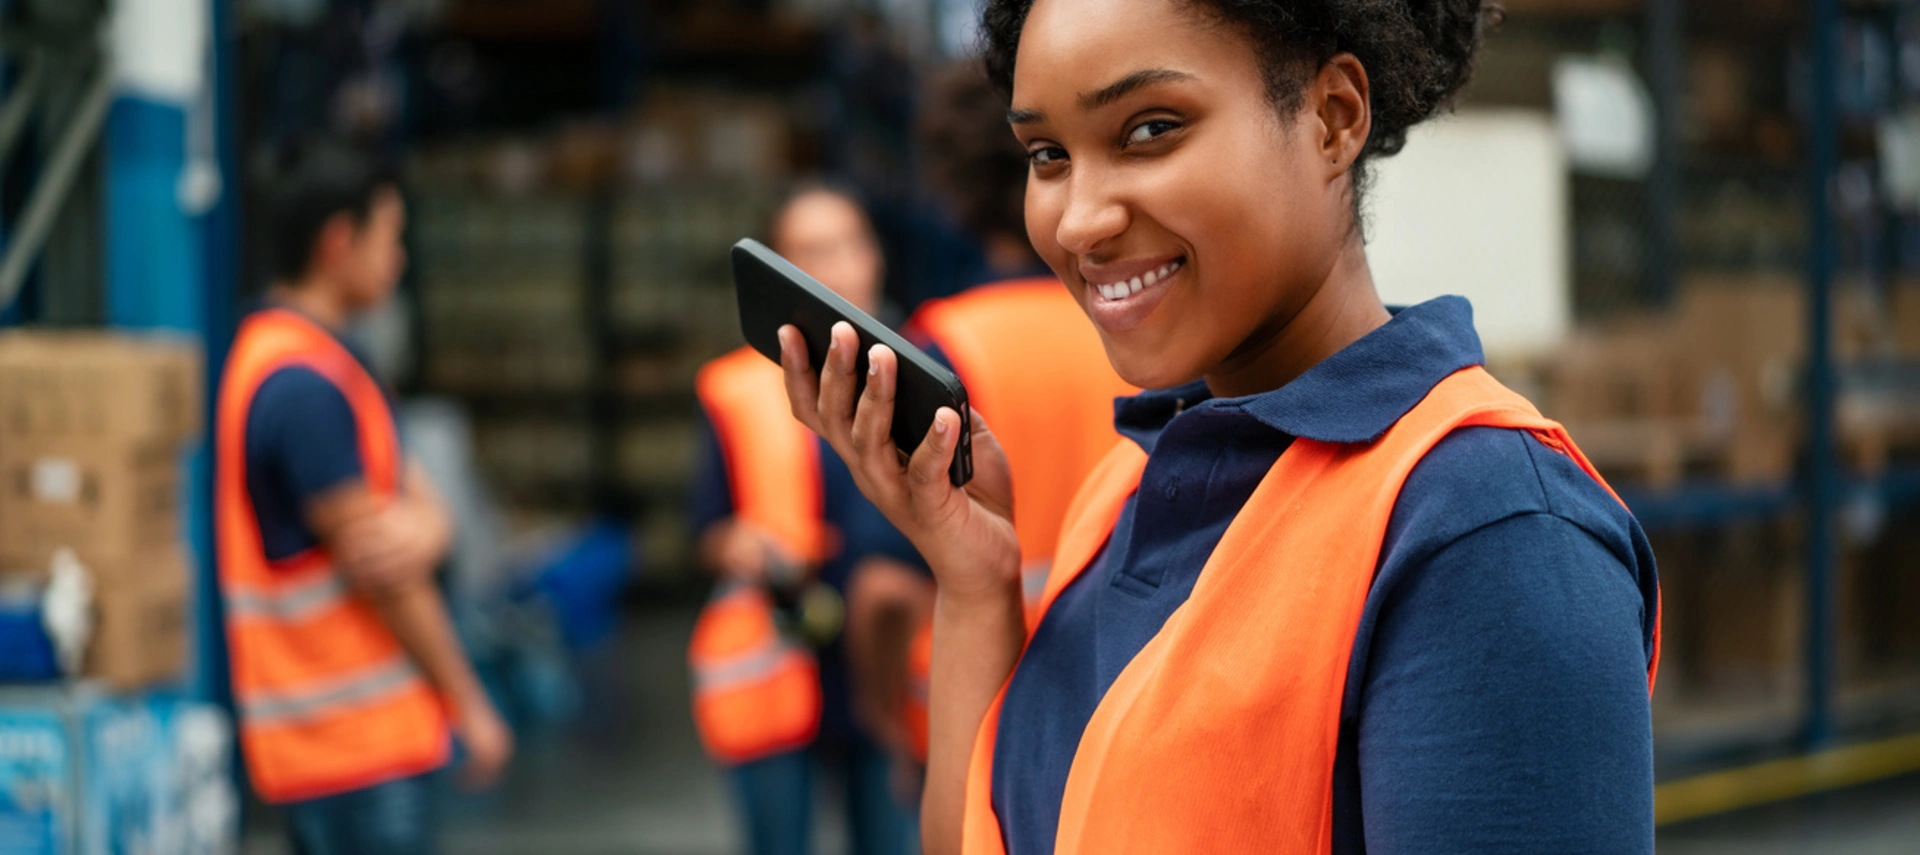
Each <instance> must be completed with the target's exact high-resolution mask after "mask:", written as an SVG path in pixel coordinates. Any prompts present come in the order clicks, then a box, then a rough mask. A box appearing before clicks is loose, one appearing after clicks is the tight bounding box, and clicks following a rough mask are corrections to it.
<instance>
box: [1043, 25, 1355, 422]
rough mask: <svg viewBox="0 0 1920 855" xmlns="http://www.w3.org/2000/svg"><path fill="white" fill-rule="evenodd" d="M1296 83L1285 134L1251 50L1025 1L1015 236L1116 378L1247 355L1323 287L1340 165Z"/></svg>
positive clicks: (1334, 249)
mask: <svg viewBox="0 0 1920 855" xmlns="http://www.w3.org/2000/svg"><path fill="white" fill-rule="evenodd" d="M1323 77H1324V75H1323ZM1361 85H1362V86H1363V87H1364V83H1362V84H1361ZM1307 86H1308V88H1307V92H1306V94H1305V95H1304V96H1303V97H1302V99H1301V102H1302V103H1301V108H1300V109H1299V111H1297V112H1296V114H1295V115H1294V116H1293V117H1292V119H1291V120H1290V121H1283V120H1282V119H1281V117H1280V116H1279V115H1278V113H1277V112H1276V110H1275V108H1274V104H1273V101H1272V99H1271V98H1270V97H1269V94H1268V90H1267V86H1266V81H1265V79H1264V78H1263V77H1262V74H1261V66H1260V63H1259V61H1258V60H1257V58H1256V56H1255V54H1254V48H1253V45H1252V43H1251V41H1250V40H1248V39H1247V38H1246V37H1245V36H1244V35H1242V34H1241V32H1240V31H1239V30H1238V29H1237V28H1234V27H1231V26H1225V25H1222V24H1219V23H1217V22H1215V21H1212V20H1210V19H1208V18H1206V17H1204V16H1203V15H1201V14H1198V13H1196V12H1193V11H1191V10H1189V9H1187V8H1185V7H1184V6H1183V5H1182V4H1178V3H1175V2H1173V0H1038V2H1036V3H1035V4H1034V6H1033V9H1032V11H1031V12H1030V13H1029V15H1028V18H1027V22H1026V27H1025V29H1024V30H1023V32H1022V33H1021V37H1020V47H1019V54H1018V56H1017V59H1016V62H1015V72H1014V81H1013V103H1012V111H1011V113H1010V119H1011V121H1012V123H1013V130H1014V133H1015V135H1016V136H1017V137H1019V139H1020V142H1021V144H1022V145H1024V146H1025V147H1026V148H1027V151H1028V154H1029V157H1030V159H1031V162H1032V165H1031V170H1032V171H1031V174H1030V175H1029V178H1028V182H1027V211H1026V214H1027V234H1028V237H1029V238H1030V239H1031V240H1032V241H1033V246H1034V249H1035V250H1037V251H1038V252H1039V253H1040V256H1041V257H1042V258H1044V259H1045V260H1046V262H1047V264H1048V265H1049V266H1050V267H1052V268H1053V270H1054V272H1055V273H1056V274H1058V275H1059V277H1060V279H1061V280H1062V281H1063V282H1065V283H1066V284H1067V287H1068V289H1070V290H1071V291H1072V292H1073V294H1074V296H1075V297H1076V298H1077V299H1078V300H1079V301H1080V303H1081V306H1082V307H1083V308H1084V309H1085V310H1086V312H1087V315H1088V316H1089V317H1090V318H1092V319H1093V322H1094V324H1095V325H1096V326H1097V327H1098V328H1099V330H1100V337H1101V340H1102V341H1103V342H1104V343H1105V345H1106V350H1107V357H1108V359H1109V360H1110V361H1112V363H1113V366H1114V369H1115V370H1116V371H1118V372H1119V374H1120V376H1121V377H1123V378H1125V379H1126V380H1127V381H1128V382H1130V383H1133V384H1135V385H1137V386H1141V387H1144V388H1162V387H1166V386H1172V385H1176V384H1178V383H1183V382H1186V381H1189V380H1192V379H1194V378H1196V377H1200V376H1203V375H1208V374H1213V373H1216V372H1218V371H1220V370H1221V369H1222V368H1223V366H1231V365H1232V364H1233V363H1234V360H1236V359H1237V358H1247V354H1249V353H1252V352H1256V351H1259V350H1260V349H1261V347H1262V345H1263V344H1264V343H1265V342H1266V341H1269V340H1271V339H1272V337H1274V336H1275V335H1277V334H1278V332H1279V331H1280V330H1281V329H1283V328H1284V327H1285V326H1286V324H1287V323H1288V321H1290V320H1291V319H1292V318H1293V317H1294V315H1295V314H1296V313H1298V312H1299V310H1300V307H1301V306H1303V305H1304V304H1305V303H1306V301H1307V299H1308V298H1310V297H1311V296H1312V295H1313V293H1314V292H1315V291H1316V290H1317V289H1318V287H1319V285H1320V284H1321V283H1323V282H1325V281H1326V280H1327V278H1328V274H1329V273H1330V272H1331V270H1332V269H1333V266H1334V263H1335V261H1336V259H1337V258H1338V256H1339V253H1340V251H1341V249H1342V247H1343V246H1344V245H1345V244H1346V242H1347V239H1348V236H1349V234H1350V230H1349V228H1348V226H1349V222H1350V216H1349V214H1348V213H1347V212H1348V210H1350V209H1349V208H1348V207H1347V205H1348V203H1347V196H1346V181H1345V177H1344V176H1345V166H1346V165H1347V164H1345V163H1340V162H1338V161H1339V157H1340V152H1339V151H1331V152H1330V151H1329V149H1328V145H1327V140H1328V138H1329V128H1328V124H1327V122H1325V121H1323V117H1322V116H1321V112H1323V110H1322V107H1321V106H1320V105H1319V103H1318V102H1319V101H1320V100H1324V98H1323V96H1321V95H1319V94H1317V92H1318V90H1317V89H1316V87H1317V86H1321V83H1317V82H1316V81H1314V80H1313V79H1312V78H1309V81H1308V84H1307ZM1322 88H1324V87H1322ZM1361 103H1362V105H1363V104H1364V95H1362V96H1361ZM1359 111H1360V112H1361V113H1362V114H1363V115H1362V117H1361V118H1360V121H1361V122H1362V123H1364V122H1365V118H1364V112H1365V108H1364V106H1361V107H1360V108H1359ZM1336 123H1337V122H1336ZM1362 133H1363V134H1364V130H1363V131H1362ZM1362 140H1364V136H1363V137H1362ZM1348 160H1349V161H1350V157H1349V158H1348Z"/></svg>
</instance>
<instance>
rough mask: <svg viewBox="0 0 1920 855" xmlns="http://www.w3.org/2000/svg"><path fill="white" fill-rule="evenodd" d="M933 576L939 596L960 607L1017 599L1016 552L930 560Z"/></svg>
mask: <svg viewBox="0 0 1920 855" xmlns="http://www.w3.org/2000/svg"><path fill="white" fill-rule="evenodd" d="M928 563H929V564H930V565H931V566H932V569H933V576H934V580H935V581H937V582H938V583H939V596H940V600H941V601H943V602H946V603H948V604H950V605H952V606H956V607H959V608H962V609H969V608H974V607H987V608H998V607H1000V606H1001V605H1002V604H1004V603H1005V602H1006V600H1007V599H1008V598H1009V597H1011V598H1012V599H1014V600H1016V601H1017V600H1019V599H1020V553H1019V551H1018V550H1008V551H1007V553H1006V554H1005V555H998V556H994V557H992V558H987V559H984V560H983V558H982V557H981V556H980V555H978V554H974V555H968V556H964V557H959V558H952V559H944V560H933V559H931V557H930V558H929V561H928Z"/></svg>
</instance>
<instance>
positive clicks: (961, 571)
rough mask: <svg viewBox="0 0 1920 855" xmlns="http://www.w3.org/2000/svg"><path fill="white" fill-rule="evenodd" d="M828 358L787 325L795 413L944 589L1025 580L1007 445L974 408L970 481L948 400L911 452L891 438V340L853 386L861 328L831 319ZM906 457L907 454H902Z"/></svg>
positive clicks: (784, 355)
mask: <svg viewBox="0 0 1920 855" xmlns="http://www.w3.org/2000/svg"><path fill="white" fill-rule="evenodd" d="M832 337H833V338H832V341H831V342H830V346H829V347H828V350H827V359H826V363H827V364H826V366H825V367H824V368H823V369H822V370H821V371H820V373H819V374H818V375H816V374H815V373H814V372H813V368H812V366H811V365H809V364H808V362H809V361H808V358H807V350H806V344H805V340H804V339H803V338H802V337H801V334H800V331H799V330H798V329H796V328H794V327H793V326H791V325H789V326H784V327H781V328H780V364H781V367H782V368H784V369H785V370H786V381H787V399H788V402H789V403H790V404H791V405H792V407H793V415H794V417H795V418H797V419H799V420H800V421H801V422H802V423H803V424H805V425H806V426H807V427H809V428H812V429H813V431H814V432H815V433H818V434H819V435H820V436H822V437H824V438H825V439H826V440H827V444H829V445H831V446H833V450H834V451H835V452H836V453H838V454H839V455H840V458H841V459H842V460H844V461H846V463H847V468H848V469H850V470H852V472H853V478H854V481H855V482H856V483H857V484H858V485H859V487H860V492H862V493H864V494H866V497H867V499H868V500H869V501H871V502H873V503H874V505H875V506H877V507H879V508H880V511H881V513H884V514H886V516H887V519H888V521H890V522H892V523H893V525H894V527H896V528H898V529H900V531H901V533H902V534H905V535H906V536H907V538H908V539H909V540H911V541H913V545H914V547H915V548H917V549H919V550H920V555H921V557H922V558H925V559H926V560H927V564H928V565H929V566H930V567H932V568H933V571H934V576H935V578H936V579H937V580H938V581H939V583H940V593H941V596H942V597H943V598H952V599H954V600H968V599H972V598H974V597H976V596H977V597H981V598H986V599H989V600H998V599H1001V598H1003V597H1004V596H1005V595H1006V592H1007V590H1008V588H1009V586H1011V587H1012V589H1013V590H1015V591H1016V592H1017V591H1018V588H1019V583H1020V543H1019V541H1018V540H1017V539H1016V538H1015V536H1014V531H1013V483H1012V475H1011V473H1010V471H1009V470H1008V467H1007V458H1006V454H1005V452H1003V451H1001V449H1000V443H999V442H998V441H997V440H995V439H994V437H993V434H992V432H991V431H989V430H988V429H987V426H986V424H985V423H984V422H983V421H982V420H981V419H980V414H979V413H978V412H974V413H973V414H972V415H973V418H972V419H971V422H972V425H973V437H972V440H973V443H972V444H973V480H972V481H971V482H969V483H968V484H967V486H966V487H965V488H960V487H955V486H953V483H952V482H951V481H950V480H948V477H947V469H948V465H949V464H950V463H951V462H952V460H953V454H954V449H955V447H956V446H957V445H958V443H957V442H956V439H957V435H958V433H959V430H960V415H959V414H958V413H956V412H954V411H953V410H952V409H950V408H947V407H941V408H940V410H939V411H938V412H937V413H935V414H934V421H933V427H932V429H931V430H930V431H929V432H928V433H927V436H926V438H925V439H924V440H922V441H921V443H920V447H919V448H917V449H915V450H914V452H913V454H912V456H911V457H907V456H906V455H904V454H903V453H902V452H901V451H900V449H899V448H898V447H897V446H895V445H894V443H893V437H892V426H893V405H894V389H895V383H896V381H897V378H898V374H899V372H898V369H899V363H898V357H896V356H895V355H894V353H893V351H892V349H890V348H888V347H886V346H885V345H874V346H873V349H872V350H871V351H870V352H869V353H868V356H867V363H868V376H867V385H866V391H865V392H864V393H861V394H859V395H857V396H856V395H855V392H854V389H855V387H856V386H857V385H858V383H857V380H858V378H856V377H855V376H854V365H855V356H856V349H857V348H858V347H859V346H860V345H859V337H858V336H856V335H855V334H854V330H853V327H852V325H850V324H848V323H846V322H844V321H842V322H840V323H837V324H834V325H833V331H832ZM903 460H904V462H903Z"/></svg>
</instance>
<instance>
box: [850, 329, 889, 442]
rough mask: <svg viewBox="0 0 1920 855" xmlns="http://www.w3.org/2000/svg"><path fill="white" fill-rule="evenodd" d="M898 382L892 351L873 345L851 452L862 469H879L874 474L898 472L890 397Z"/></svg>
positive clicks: (879, 345) (869, 352) (855, 414)
mask: <svg viewBox="0 0 1920 855" xmlns="http://www.w3.org/2000/svg"><path fill="white" fill-rule="evenodd" d="M898 378H899V374H898V364H897V357H895V356H894V354H893V349H892V348H889V347H887V346H886V345H884V344H876V345H874V346H873V349H872V350H869V351H867V391H866V392H864V393H862V394H861V395H860V404H859V407H858V409H856V410H855V412H854V415H853V449H854V453H855V454H858V455H859V456H860V461H861V463H862V465H867V466H875V467H878V468H876V469H875V470H874V471H876V472H895V473H897V472H899V471H900V460H899V457H898V454H897V453H896V452H895V451H894V448H893V436H892V432H893V396H894V385H895V383H896V382H897V380H898Z"/></svg>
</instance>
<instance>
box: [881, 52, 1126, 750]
mask: <svg viewBox="0 0 1920 855" xmlns="http://www.w3.org/2000/svg"><path fill="white" fill-rule="evenodd" d="M919 138H920V146H921V150H922V159H923V161H924V163H925V166H926V169H927V172H928V177H929V183H931V184H932V185H933V186H934V187H935V189H936V190H937V191H938V193H939V195H940V196H941V198H942V199H943V201H944V202H945V203H946V207H947V208H948V209H949V210H950V213H951V216H952V218H953V219H954V220H955V221H957V222H959V223H961V224H962V225H964V226H965V227H966V229H967V231H968V232H969V233H970V234H971V235H972V236H973V237H974V238H975V239H976V240H977V242H978V243H979V245H980V246H981V248H982V255H983V256H984V257H985V258H984V265H983V266H984V270H983V271H981V272H980V273H979V274H978V275H979V276H980V277H982V281H981V282H980V284H976V285H974V286H972V287H970V288H967V289H966V290H964V291H962V292H960V293H959V294H956V295H953V296H950V297H942V298H936V299H932V300H928V301H926V302H924V303H922V304H921V305H920V307H919V308H918V309H916V310H915V311H914V313H913V316H912V317H911V318H910V319H909V320H908V322H907V325H906V327H905V329H904V330H903V332H904V333H905V335H906V336H907V337H908V338H909V339H910V340H912V341H913V343H914V344H916V345H918V346H919V347H920V348H921V349H922V350H924V351H926V353H927V354H928V355H929V356H932V357H933V358H934V359H936V360H938V361H940V362H942V363H943V364H945V365H947V366H948V367H950V368H952V369H953V371H954V373H955V374H957V375H958V376H959V377H960V381H961V383H962V384H964V385H965V386H966V388H967V402H968V404H969V405H970V406H972V407H973V408H974V409H975V410H978V411H979V412H980V415H981V416H982V417H983V418H985V419H986V421H987V423H988V424H991V425H993V430H994V438H995V439H997V440H999V442H1000V447H1001V448H1002V449H1003V450H1005V452H1006V455H1007V463H1008V465H1009V466H1010V467H1011V470H1012V476H1013V493H1014V501H1013V515H1014V520H1013V522H1014V530H1015V531H1016V532H1017V533H1018V534H1019V537H1020V578H1021V585H1022V588H1023V591H1024V595H1025V597H1026V601H1027V604H1028V606H1029V607H1033V606H1037V605H1038V604H1039V601H1040V592H1041V591H1042V590H1043V589H1044V588H1045V586H1046V581H1047V571H1048V569H1049V568H1050V567H1051V566H1052V563H1053V554H1054V546H1055V541H1056V539H1057V538H1058V536H1059V532H1060V523H1061V521H1062V519H1064V518H1065V516H1066V512H1067V505H1068V503H1069V502H1071V501H1072V500H1073V496H1074V493H1075V492H1076V491H1078V490H1079V488H1080V484H1081V482H1083V481H1085V480H1086V477H1087V475H1088V473H1090V472H1092V471H1093V469H1094V467H1095V466H1096V465H1098V464H1099V462H1100V460H1101V459H1102V458H1104V457H1105V456H1106V453H1107V451H1108V450H1109V449H1111V448H1112V447H1113V444H1114V443H1115V442H1116V441H1118V440H1119V434H1117V433H1115V432H1114V429H1113V403H1114V399H1116V398H1118V397H1122V396H1126V395H1131V394H1133V393H1135V392H1138V391H1139V390H1138V389H1135V388H1133V387H1132V386H1129V385H1127V383H1126V381H1124V380H1121V379H1120V377H1119V376H1118V375H1116V374H1115V373H1114V372H1113V369H1112V367H1110V366H1109V365H1107V357H1106V353H1105V352H1104V351H1103V350H1101V347H1100V336H1099V334H1098V333H1096V332H1094V330H1093V327H1091V326H1089V325H1088V324H1087V322H1086V316H1085V315H1084V314H1082V313H1081V311H1080V306H1079V304H1077V303H1075V302H1074V300H1073V296H1072V295H1071V294H1069V293H1068V292H1067V289H1066V286H1064V285H1062V284H1060V280H1059V279H1057V278H1055V277H1054V276H1053V274H1052V273H1051V272H1050V271H1048V270H1047V269H1046V267H1045V265H1042V264H1041V263H1040V259H1039V258H1038V257H1037V256H1035V255H1034V254H1033V247H1032V246H1031V245H1030V244H1028V243H1027V240H1026V235H1025V233H1024V226H1023V224H1022V217H1021V202H1022V197H1023V195H1024V193H1025V191H1026V154H1025V152H1023V151H1022V150H1021V148H1020V146H1019V144H1018V143H1017V142H1016V141H1015V140H1014V139H1013V136H1012V135H1011V134H1009V133H1007V125H1006V106H1005V105H1004V104H1002V103H1000V102H999V99H998V98H997V97H996V96H995V95H994V93H993V90H992V86H991V85H990V84H989V83H988V82H987V79H986V76H985V75H984V74H982V73H981V71H980V67H979V64H978V63H964V62H963V63H957V64H954V65H952V66H949V67H948V68H945V69H942V70H941V71H939V72H938V73H936V74H935V75H934V76H933V78H932V80H931V82H930V84H929V85H928V87H927V93H926V97H925V98H924V99H923V107H922V119H921V127H920V128H919ZM889 566H890V565H876V566H874V567H865V568H862V572H860V573H859V574H858V578H857V579H856V581H855V583H854V593H853V603H852V610H851V613H850V621H851V625H850V626H849V627H848V632H849V635H850V638H853V639H860V638H862V637H863V636H864V637H872V638H873V641H872V642H871V644H872V645H873V646H875V647H879V648H882V649H883V650H884V651H885V654H887V655H884V656H883V655H882V654H878V653H876V654H874V655H873V656H872V658H874V659H876V660H884V662H885V663H886V664H885V665H884V666H882V665H876V666H875V667H876V668H880V667H888V668H904V669H905V673H906V677H905V680H904V681H901V680H898V679H894V680H884V679H875V680H870V681H868V682H869V687H868V688H870V690H871V691H873V692H874V693H876V694H878V695H880V696H879V697H876V698H874V699H873V700H872V701H870V702H869V703H871V704H874V705H876V706H879V705H885V704H888V703H889V702H891V705H892V707H893V708H894V709H896V710H898V711H897V712H895V713H893V715H896V716H902V717H903V718H904V723H905V733H904V736H903V741H904V742H905V744H906V746H907V748H908V750H909V752H910V754H911V755H912V756H913V758H914V759H915V760H916V761H919V762H924V761H925V759H926V750H927V745H926V739H927V732H926V727H927V708H926V701H927V690H928V679H929V675H928V673H927V670H926V668H927V665H928V664H929V662H930V659H929V654H930V652H931V649H932V628H933V626H932V609H931V603H932V600H933V594H932V591H931V581H932V580H931V578H930V577H927V576H922V577H920V578H918V579H915V580H907V579H890V578H887V575H888V574H887V572H886V571H887V569H888V567H889ZM916 583H917V584H918V586H919V587H921V588H924V589H925V590H923V591H919V592H915V591H914V586H915V584H916ZM881 592H885V593H881ZM889 599H891V601H892V602H895V603H901V604H908V603H911V604H914V606H913V608H912V609H911V612H912V614H913V616H914V624H915V627H914V628H913V630H912V631H913V635H912V636H911V640H910V641H908V640H906V639H904V638H902V637H901V635H900V633H899V632H898V631H894V632H887V631H884V630H874V631H872V632H866V631H864V630H865V628H864V627H863V626H862V624H865V623H884V622H886V621H887V619H888V616H889V612H888V611H887V610H886V609H885V608H884V607H882V606H880V605H878V603H882V602H887V601H888V600H889ZM907 610H908V607H907V606H906V605H900V606H896V611H907ZM904 623H905V621H904V620H902V619H896V620H895V621H894V622H893V625H894V626H900V625H902V624H904ZM862 653H864V651H862ZM889 693H890V694H889Z"/></svg>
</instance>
